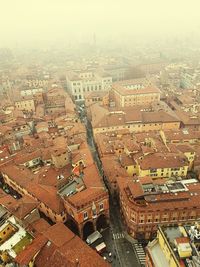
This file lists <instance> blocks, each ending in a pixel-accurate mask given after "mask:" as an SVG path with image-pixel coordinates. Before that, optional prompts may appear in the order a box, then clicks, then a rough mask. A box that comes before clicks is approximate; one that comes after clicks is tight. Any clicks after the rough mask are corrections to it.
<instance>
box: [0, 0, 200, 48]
mask: <svg viewBox="0 0 200 267" xmlns="http://www.w3.org/2000/svg"><path fill="white" fill-rule="evenodd" d="M0 8H1V9H0V10H1V12H0V46H4V45H12V46H14V45H16V44H18V45H19V44H24V45H26V44H29V45H30V44H33V46H34V45H37V44H46V43H49V44H51V43H54V44H55V43H56V42H58V43H59V42H60V43H62V42H63V43H68V42H73V41H74V40H75V41H77V40H79V41H82V42H91V41H92V36H93V34H94V33H95V34H96V38H97V41H98V39H99V40H101V39H109V38H111V39H113V38H116V39H117V38H118V39H119V38H126V36H130V37H132V38H134V36H137V35H138V34H140V35H141V36H145V35H148V36H149V35H152V36H159V35H161V36H165V35H176V34H177V35H179V34H183V33H186V34H187V33H190V32H193V33H194V32H198V31H200V15H199V12H200V0H137V1H136V0H73V1H72V0H0Z"/></svg>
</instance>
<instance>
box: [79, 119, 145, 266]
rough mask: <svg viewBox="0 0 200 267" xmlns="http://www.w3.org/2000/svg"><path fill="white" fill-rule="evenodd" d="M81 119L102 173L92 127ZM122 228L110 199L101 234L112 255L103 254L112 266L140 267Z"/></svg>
mask: <svg viewBox="0 0 200 267" xmlns="http://www.w3.org/2000/svg"><path fill="white" fill-rule="evenodd" d="M81 119H82V121H83V122H84V123H85V125H86V129H87V141H88V144H89V147H90V150H91V153H92V155H93V158H94V161H95V163H96V165H97V167H98V170H99V173H100V174H101V175H102V174H103V171H102V166H101V161H100V159H99V157H98V153H97V151H96V147H95V144H94V139H93V133H92V129H91V127H90V124H88V123H87V120H86V117H82V118H81ZM124 230H125V229H124V226H123V224H122V220H121V217H120V212H119V207H117V206H114V205H113V203H112V200H110V227H109V228H108V229H106V230H105V231H104V232H103V233H102V234H103V237H104V240H105V243H106V245H107V249H108V251H110V252H111V253H112V257H109V256H108V254H107V255H105V256H106V258H107V259H109V260H110V259H111V258H112V266H113V267H141V264H140V261H139V258H138V256H137V255H136V250H135V249H134V244H133V243H132V242H130V241H128V240H127V239H126V234H125V232H124Z"/></svg>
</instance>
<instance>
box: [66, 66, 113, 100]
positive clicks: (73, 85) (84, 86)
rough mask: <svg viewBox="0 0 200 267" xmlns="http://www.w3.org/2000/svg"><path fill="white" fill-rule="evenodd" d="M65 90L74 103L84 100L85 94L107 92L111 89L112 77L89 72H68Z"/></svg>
mask: <svg viewBox="0 0 200 267" xmlns="http://www.w3.org/2000/svg"><path fill="white" fill-rule="evenodd" d="M66 80H67V88H68V90H69V93H70V94H71V95H72V96H73V97H74V100H76V101H82V100H84V95H85V93H88V92H93V91H107V90H109V89H110V88H111V84H112V77H110V76H109V75H105V73H104V74H98V73H94V72H91V71H81V72H70V73H67V75H66Z"/></svg>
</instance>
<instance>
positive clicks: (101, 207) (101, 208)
mask: <svg viewBox="0 0 200 267" xmlns="http://www.w3.org/2000/svg"><path fill="white" fill-rule="evenodd" d="M99 209H100V211H101V210H103V209H104V206H103V203H101V204H100V205H99Z"/></svg>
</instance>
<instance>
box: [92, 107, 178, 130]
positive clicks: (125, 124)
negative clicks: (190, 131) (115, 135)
mask: <svg viewBox="0 0 200 267" xmlns="http://www.w3.org/2000/svg"><path fill="white" fill-rule="evenodd" d="M96 112H99V111H98V109H95V107H94V108H91V116H92V127H93V132H94V134H96V133H105V132H112V131H118V130H125V129H126V130H129V131H130V132H132V133H140V132H149V131H160V130H178V129H179V128H180V120H178V119H177V118H175V117H173V116H171V115H170V114H168V113H166V112H165V111H152V112H146V111H140V110H138V109H137V110H136V109H133V108H131V109H127V110H121V111H112V112H109V111H108V112H107V113H106V112H104V113H103V112H102V114H98V113H96Z"/></svg>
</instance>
